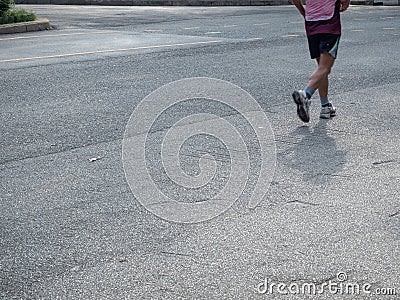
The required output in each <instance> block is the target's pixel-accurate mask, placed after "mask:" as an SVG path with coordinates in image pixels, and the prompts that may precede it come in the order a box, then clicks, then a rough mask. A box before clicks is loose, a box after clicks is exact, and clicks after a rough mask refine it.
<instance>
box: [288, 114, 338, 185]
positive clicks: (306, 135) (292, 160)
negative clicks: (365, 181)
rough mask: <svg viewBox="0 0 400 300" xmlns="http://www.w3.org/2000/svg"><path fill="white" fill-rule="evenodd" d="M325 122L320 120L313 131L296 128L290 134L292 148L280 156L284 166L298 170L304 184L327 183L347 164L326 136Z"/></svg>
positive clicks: (330, 139) (330, 137) (308, 128)
mask: <svg viewBox="0 0 400 300" xmlns="http://www.w3.org/2000/svg"><path fill="white" fill-rule="evenodd" d="M328 122H329V120H323V119H321V120H320V121H319V122H318V123H317V125H316V126H315V127H314V129H313V130H312V128H310V127H308V126H301V127H297V128H296V129H295V130H294V131H292V132H291V133H290V134H289V136H290V137H292V138H293V140H294V145H293V146H292V147H290V148H288V149H287V150H286V151H284V154H283V159H284V161H285V164H287V165H289V166H290V167H291V168H294V169H297V170H299V171H300V172H301V173H302V174H303V181H305V182H308V183H311V184H315V185H321V184H324V183H326V182H328V181H329V180H330V178H331V177H332V176H334V175H335V174H337V173H339V172H340V171H342V170H343V166H344V165H345V163H346V155H345V152H344V151H342V150H340V149H338V148H337V145H336V141H335V139H334V138H333V137H332V136H330V135H328V134H327V123H328ZM299 138H300V140H298V139H299ZM296 140H298V141H296Z"/></svg>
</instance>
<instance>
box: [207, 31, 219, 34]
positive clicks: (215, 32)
mask: <svg viewBox="0 0 400 300" xmlns="http://www.w3.org/2000/svg"><path fill="white" fill-rule="evenodd" d="M219 33H222V32H221V31H209V32H205V33H204V34H219Z"/></svg>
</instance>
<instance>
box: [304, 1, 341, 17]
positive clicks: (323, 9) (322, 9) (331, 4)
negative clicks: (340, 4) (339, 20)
mask: <svg viewBox="0 0 400 300" xmlns="http://www.w3.org/2000/svg"><path fill="white" fill-rule="evenodd" d="M335 3H336V0H306V20H307V21H322V20H329V19H330V18H332V17H333V13H334V12H335Z"/></svg>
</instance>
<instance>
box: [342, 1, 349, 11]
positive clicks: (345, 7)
mask: <svg viewBox="0 0 400 300" xmlns="http://www.w3.org/2000/svg"><path fill="white" fill-rule="evenodd" d="M349 5H350V0H340V11H345V10H347V9H348V8H349Z"/></svg>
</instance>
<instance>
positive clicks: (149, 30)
mask: <svg viewBox="0 0 400 300" xmlns="http://www.w3.org/2000/svg"><path fill="white" fill-rule="evenodd" d="M143 31H144V32H162V31H163V29H145V30H143Z"/></svg>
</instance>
